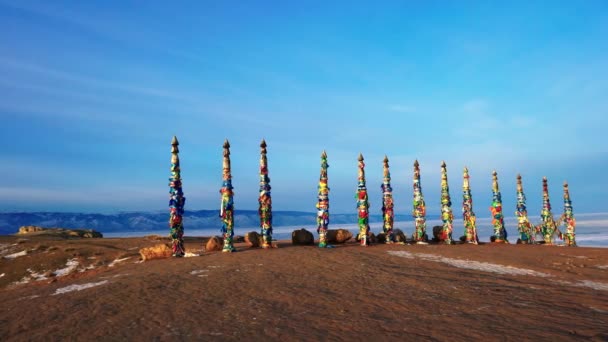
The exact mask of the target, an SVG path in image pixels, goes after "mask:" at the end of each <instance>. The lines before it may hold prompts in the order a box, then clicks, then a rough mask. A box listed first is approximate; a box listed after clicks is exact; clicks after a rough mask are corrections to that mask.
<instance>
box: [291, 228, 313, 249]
mask: <svg viewBox="0 0 608 342" xmlns="http://www.w3.org/2000/svg"><path fill="white" fill-rule="evenodd" d="M291 243H292V244H294V245H314V244H315V237H314V235H312V233H311V232H309V231H308V230H306V229H304V228H302V229H298V230H294V231H293V232H291Z"/></svg>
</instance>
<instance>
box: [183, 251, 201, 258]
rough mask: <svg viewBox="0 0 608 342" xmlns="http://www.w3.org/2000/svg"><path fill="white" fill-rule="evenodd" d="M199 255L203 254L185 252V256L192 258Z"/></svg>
mask: <svg viewBox="0 0 608 342" xmlns="http://www.w3.org/2000/svg"><path fill="white" fill-rule="evenodd" d="M197 256H201V255H200V254H196V253H190V252H186V254H184V258H192V257H197Z"/></svg>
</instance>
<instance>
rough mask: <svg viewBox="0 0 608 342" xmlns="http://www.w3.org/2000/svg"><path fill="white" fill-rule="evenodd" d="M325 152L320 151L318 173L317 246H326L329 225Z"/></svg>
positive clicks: (327, 166) (327, 165)
mask: <svg viewBox="0 0 608 342" xmlns="http://www.w3.org/2000/svg"><path fill="white" fill-rule="evenodd" d="M327 168H329V164H327V153H326V152H325V151H323V153H321V172H320V175H319V188H318V191H319V193H318V200H317V205H316V207H317V233H319V247H320V248H325V247H327V228H328V226H329V187H328V186H327Z"/></svg>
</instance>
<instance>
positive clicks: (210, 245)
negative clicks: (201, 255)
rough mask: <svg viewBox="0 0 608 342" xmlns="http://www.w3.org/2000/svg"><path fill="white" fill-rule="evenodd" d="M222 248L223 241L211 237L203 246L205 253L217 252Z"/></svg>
mask: <svg viewBox="0 0 608 342" xmlns="http://www.w3.org/2000/svg"><path fill="white" fill-rule="evenodd" d="M222 248H224V240H223V239H222V238H220V237H219V236H212V237H211V238H210V239H209V240H208V241H207V244H205V252H219V251H221V250H222Z"/></svg>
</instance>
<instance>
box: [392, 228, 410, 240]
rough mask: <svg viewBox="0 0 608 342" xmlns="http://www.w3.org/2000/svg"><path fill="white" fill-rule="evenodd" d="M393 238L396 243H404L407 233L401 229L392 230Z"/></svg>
mask: <svg viewBox="0 0 608 342" xmlns="http://www.w3.org/2000/svg"><path fill="white" fill-rule="evenodd" d="M393 238H394V239H395V242H398V243H405V242H406V241H407V235H405V233H404V232H403V230H401V229H395V230H393Z"/></svg>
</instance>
